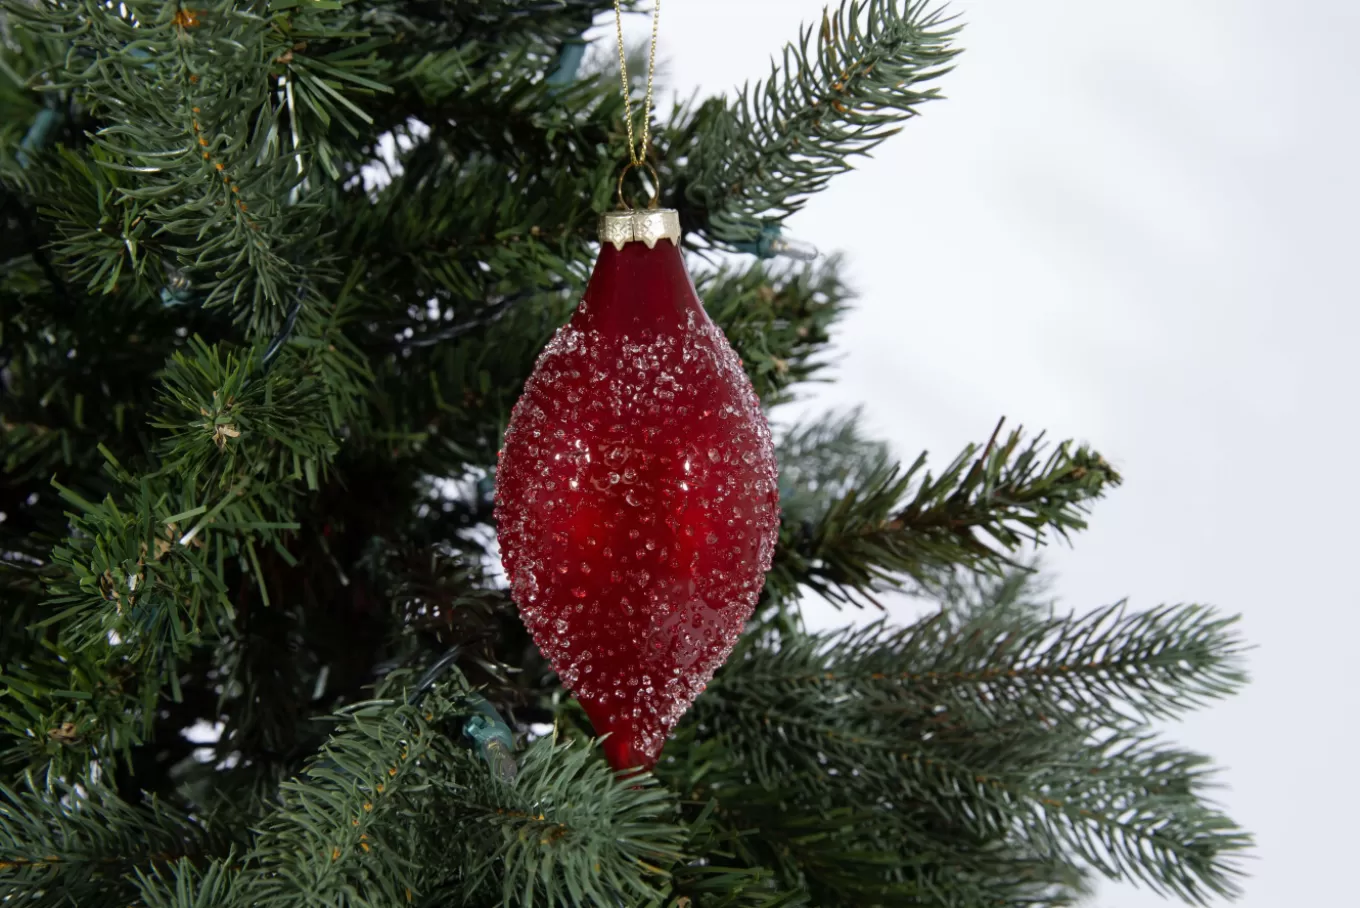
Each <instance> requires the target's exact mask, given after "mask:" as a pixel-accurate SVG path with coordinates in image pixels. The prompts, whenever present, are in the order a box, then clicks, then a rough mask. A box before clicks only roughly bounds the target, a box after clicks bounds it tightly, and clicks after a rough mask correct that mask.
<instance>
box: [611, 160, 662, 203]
mask: <svg viewBox="0 0 1360 908" xmlns="http://www.w3.org/2000/svg"><path fill="white" fill-rule="evenodd" d="M640 167H645V168H647V170H648V171H649V172H650V173H651V175H652V197H651V199H650V200H649V201H648V202H647V207H648V208H657V207H660V203H661V177H659V176H657V173H656V168H655V167H653V166H652V165H651V164H650V163H649V162H647V161H640V162H634V161H629V162H628V163H627V164H624V165H623V170H620V171H619V193H618V195H619V208H622V209H624V210H625V211H631V210H633V206H632V205H629V204H628V200H627V199H625V198H624V197H623V178H624V177H626V176H628V171H630V170H633V169H634V168H640Z"/></svg>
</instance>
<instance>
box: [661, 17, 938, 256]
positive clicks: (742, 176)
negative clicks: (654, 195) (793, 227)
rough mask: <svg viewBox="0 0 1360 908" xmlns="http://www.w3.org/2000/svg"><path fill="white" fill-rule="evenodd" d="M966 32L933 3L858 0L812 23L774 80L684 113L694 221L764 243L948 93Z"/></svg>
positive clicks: (686, 183)
mask: <svg viewBox="0 0 1360 908" xmlns="http://www.w3.org/2000/svg"><path fill="white" fill-rule="evenodd" d="M958 31H959V29H958V27H956V26H950V25H949V20H947V19H945V18H944V17H943V16H942V15H941V13H939V12H938V11H936V10H935V9H934V8H933V5H932V4H930V3H928V2H925V0H905V2H898V0H864V2H859V0H850V2H845V3H842V4H841V5H840V8H839V10H837V11H835V12H832V11H830V10H829V9H828V11H827V12H826V13H825V14H824V15H823V18H822V21H821V23H819V26H806V27H804V29H803V31H802V34H801V35H799V39H798V41H797V43H794V44H789V45H788V46H787V47H786V48H785V49H784V54H783V59H782V65H781V64H771V67H770V77H769V78H768V79H767V80H765V81H764V82H763V83H761V82H758V83H756V85H755V87H754V88H749V87H743V89H742V91H741V93H740V95H739V97H738V98H737V100H736V102H735V103H733V104H730V105H729V104H726V103H724V102H722V101H716V100H715V101H709V102H707V103H706V104H703V105H701V106H699V107H698V108H697V109H696V110H694V111H690V110H689V109H687V108H686V109H681V110H680V111H677V116H676V118H675V122H673V123H672V126H671V128H672V130H673V135H671V136H669V137H668V139H669V144H668V148H669V151H670V154H671V158H672V161H673V162H677V161H681V160H683V163H679V164H676V174H675V179H676V182H677V184H678V188H677V191H676V195H677V197H678V198H679V199H682V200H683V202H682V203H681V204H682V206H683V207H682V208H681V213H682V216H683V217H684V218H685V220H686V222H687V223H692V224H694V225H695V226H696V227H699V226H702V229H703V230H704V231H705V233H706V234H707V235H708V236H709V237H710V238H711V239H712V240H714V241H715V242H717V243H719V244H725V243H736V242H743V241H747V242H749V241H752V240H755V239H756V238H757V237H758V235H759V228H760V226H761V225H762V223H771V222H772V223H779V222H781V221H783V219H784V218H786V217H787V216H788V215H790V214H792V213H793V212H795V211H797V210H798V209H800V208H801V207H803V204H804V202H805V200H806V198H807V197H808V196H809V195H811V194H812V193H814V192H817V191H819V190H821V189H823V188H825V186H826V185H827V183H828V182H829V181H830V180H831V178H832V177H834V176H835V175H836V174H839V173H843V172H845V171H846V170H848V169H850V167H851V162H850V160H849V159H850V158H852V157H853V156H854V155H861V154H868V153H869V152H870V151H871V150H872V149H873V148H874V147H875V146H876V145H878V143H880V142H882V141H883V140H884V139H886V138H888V137H889V136H891V135H892V134H893V133H895V132H897V124H899V123H900V122H902V121H903V120H906V119H908V118H909V117H913V116H916V114H917V111H916V108H917V106H918V105H920V104H921V103H923V102H925V101H929V100H932V99H934V98H938V97H939V94H938V92H937V90H936V89H934V88H928V87H925V85H924V83H928V82H930V81H932V80H934V79H937V78H939V77H940V76H942V75H944V74H945V73H946V72H948V71H949V69H950V63H951V61H952V60H953V58H954V56H955V55H956V54H957V53H958V50H957V49H956V48H954V47H953V46H952V40H953V38H954V37H955V36H956V35H957V34H958Z"/></svg>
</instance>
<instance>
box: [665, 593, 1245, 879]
mask: <svg viewBox="0 0 1360 908" xmlns="http://www.w3.org/2000/svg"><path fill="white" fill-rule="evenodd" d="M981 594H986V595H993V596H994V597H995V599H994V601H995V602H996V603H997V604H998V606H999V607H998V608H995V609H991V610H987V609H982V608H979V609H977V611H976V612H975V613H974V614H972V615H970V616H968V617H966V618H963V619H960V620H954V619H953V618H951V616H950V615H949V614H948V613H941V614H940V615H937V616H934V617H932V618H929V619H926V620H923V621H921V622H918V623H917V624H915V625H913V626H911V627H908V628H903V629H901V630H897V631H891V630H889V629H888V628H886V627H884V626H882V625H878V626H872V627H869V628H865V629H860V630H846V631H841V632H837V633H835V634H830V635H825V636H816V635H814V636H797V635H792V634H785V635H783V636H782V637H781V638H780V642H779V644H778V645H777V646H775V645H773V644H772V643H770V642H769V638H762V639H758V640H754V641H752V642H751V643H750V644H748V645H747V646H746V647H744V648H743V649H742V650H739V651H738V654H736V655H735V656H734V657H733V659H732V661H731V662H729V664H728V665H727V667H726V668H724V669H723V671H722V672H720V673H719V675H718V676H717V678H716V679H715V680H714V682H713V683H712V684H711V685H710V686H709V690H708V691H707V693H706V694H705V695H704V696H703V697H702V698H700V699H699V701H697V702H696V704H695V706H694V707H693V709H692V714H691V717H690V718H689V719H688V720H687V724H686V726H685V729H684V731H682V733H681V737H680V739H679V741H677V742H676V744H677V745H678V746H676V747H673V748H672V749H670V750H668V753H669V754H671V755H672V760H671V762H670V763H669V764H663V765H662V769H661V770H660V771H661V772H662V773H663V775H664V776H665V777H666V778H667V779H668V780H670V781H671V783H672V784H674V785H678V786H680V789H681V790H682V791H685V790H688V791H691V792H692V797H695V798H697V800H698V801H699V802H700V803H702V802H704V801H705V800H709V799H711V800H713V801H715V802H716V803H717V804H719V805H721V811H720V813H719V816H721V817H724V818H725V819H724V821H723V822H725V823H726V824H727V825H726V828H727V829H729V830H730V835H733V836H738V833H739V831H740V830H743V829H744V830H747V831H746V832H745V833H741V834H740V836H738V838H737V839H736V840H737V841H739V842H752V841H762V842H763V841H776V842H778V841H784V840H786V839H792V840H800V839H799V837H800V833H799V830H798V827H797V823H798V822H799V820H798V818H799V817H800V816H807V817H808V818H809V822H811V818H813V817H821V818H822V819H821V821H820V823H821V825H820V826H819V827H818V828H819V829H820V830H821V833H822V834H824V835H830V836H832V837H833V838H834V837H835V836H836V835H837V834H838V833H837V832H836V830H838V829H839V830H840V833H839V835H842V836H843V837H844V841H846V842H849V843H854V844H853V846H852V847H851V846H847V847H849V848H850V850H848V851H845V852H832V853H833V854H836V855H838V856H837V857H836V858H835V860H834V861H833V864H832V866H830V867H822V866H821V865H820V864H818V863H816V862H820V861H823V860H825V859H826V858H827V854H828V847H829V846H818V848H817V850H816V851H815V853H814V854H811V855H809V856H808V857H800V856H799V855H798V848H797V847H795V846H794V845H792V844H790V845H787V846H786V849H785V851H782V852H781V851H779V850H778V849H776V850H775V851H774V852H773V854H771V853H769V852H765V853H762V852H760V851H758V850H757V851H751V852H748V853H746V854H745V855H744V856H743V858H742V863H744V864H747V865H750V864H754V865H760V864H768V865H769V866H774V867H778V868H780V872H781V875H782V878H783V879H785V880H790V881H793V882H794V883H795V884H796V883H797V882H798V881H800V880H802V881H804V882H806V883H807V884H808V885H814V884H815V881H816V880H821V881H822V884H823V885H826V886H828V887H831V888H835V887H845V886H848V885H851V884H850V883H849V882H848V881H847V880H844V879H841V878H840V877H839V876H838V875H837V874H839V873H840V871H841V870H842V869H843V868H845V867H850V866H855V863H854V862H855V860H856V858H855V855H860V856H861V857H860V858H859V859H860V860H869V858H868V857H867V856H868V855H870V854H879V855H880V857H879V858H877V859H874V860H879V861H881V862H882V865H883V866H885V867H895V868H897V871H898V872H902V873H907V874H908V876H910V874H911V873H912V872H913V871H910V870H908V868H910V867H911V866H912V864H911V861H910V860H908V859H907V858H906V857H905V856H904V855H909V854H916V855H920V854H929V855H931V858H930V860H929V861H927V862H926V865H925V866H923V867H921V868H920V872H921V873H925V874H927V875H929V874H931V873H934V872H936V869H937V866H938V865H944V866H946V867H948V868H951V870H950V872H951V873H953V872H956V871H957V872H958V873H964V874H977V875H979V879H981V878H989V879H992V881H993V882H996V881H997V880H1000V879H1004V878H1005V873H1004V872H1002V871H1001V870H1000V869H999V867H991V868H989V866H988V862H989V861H996V860H1003V861H1004V860H1012V859H1016V858H1017V857H1018V858H1020V859H1022V861H1023V862H1028V863H1033V867H1034V868H1035V869H1038V868H1045V867H1047V868H1050V870H1053V871H1054V872H1056V870H1057V869H1061V868H1062V867H1069V868H1070V867H1081V866H1088V867H1090V868H1092V869H1094V870H1096V871H1098V872H1100V873H1103V874H1105V875H1107V876H1111V877H1114V878H1136V879H1141V880H1143V881H1144V882H1147V883H1149V884H1150V885H1152V886H1153V887H1154V888H1155V889H1157V890H1158V891H1164V892H1168V893H1171V894H1175V895H1178V896H1180V897H1182V898H1186V899H1188V900H1192V901H1197V900H1202V899H1203V898H1204V897H1205V896H1206V894H1208V893H1220V894H1231V893H1232V892H1233V891H1235V883H1234V881H1233V878H1234V877H1235V875H1236V874H1237V873H1238V869H1237V865H1236V855H1237V854H1238V853H1240V851H1241V850H1242V849H1243V848H1245V847H1246V846H1247V845H1248V843H1249V839H1248V838H1247V837H1246V835H1245V834H1244V833H1242V832H1241V831H1240V829H1239V828H1238V827H1237V826H1236V825H1235V824H1233V823H1232V822H1231V821H1230V820H1229V819H1228V818H1227V817H1225V816H1223V815H1222V814H1221V813H1220V812H1219V811H1217V810H1216V809H1214V808H1213V807H1212V806H1211V805H1210V804H1209V803H1208V802H1206V801H1205V800H1204V791H1205V787H1206V784H1207V782H1208V779H1209V776H1208V773H1207V770H1206V768H1205V760H1204V759H1203V758H1201V757H1198V756H1196V755H1193V754H1187V753H1184V752H1181V751H1178V750H1174V749H1170V748H1167V747H1166V746H1165V745H1162V744H1160V743H1159V742H1158V741H1156V740H1155V739H1154V738H1153V737H1151V736H1150V735H1149V733H1148V731H1147V728H1146V726H1145V725H1144V724H1143V723H1144V721H1145V720H1146V719H1149V718H1164V717H1168V716H1170V715H1173V714H1175V713H1179V712H1181V711H1184V710H1186V709H1188V708H1191V707H1194V706H1198V705H1201V704H1202V703H1204V702H1205V701H1206V700H1208V699H1211V698H1216V697H1219V696H1225V695H1227V694H1229V693H1231V692H1232V691H1233V690H1235V689H1236V688H1237V687H1238V686H1240V684H1241V683H1242V681H1243V680H1244V678H1243V675H1242V673H1241V670H1240V666H1239V662H1240V657H1241V644H1240V642H1239V641H1238V640H1237V638H1236V637H1235V636H1234V635H1232V634H1231V632H1230V628H1231V621H1225V620H1222V619H1219V618H1217V617H1215V616H1214V615H1213V613H1212V612H1210V611H1208V610H1206V609H1202V608H1198V607H1193V606H1191V607H1183V608H1179V609H1157V610H1153V611H1151V612H1147V613H1143V614H1138V615H1129V614H1126V613H1125V612H1124V611H1123V609H1122V607H1116V608H1113V609H1105V610H1101V611H1098V612H1097V613H1095V614H1093V615H1090V616H1087V617H1084V618H1075V617H1072V618H1055V617H1051V616H1047V615H1045V614H1043V613H1042V612H1041V611H1040V610H1039V609H1037V608H1030V607H1021V606H1020V605H1019V604H1018V602H1017V600H1023V597H1024V593H1023V591H1019V592H1018V591H1017V590H1016V589H1015V587H1014V586H1013V585H1009V586H1008V585H1007V584H1005V583H997V584H990V585H987V586H986V587H985V589H984V590H983V591H982V593H981ZM776 804H779V805H782V807H781V808H780V811H781V812H778V819H775V818H774V814H776V812H777V811H776V810H775V805H776ZM845 805H853V807H851V808H847V807H846V806H845ZM837 810H842V811H844V815H843V816H841V819H840V820H839V821H836V820H835V817H836V816H838V814H836V811H837ZM787 823H793V824H794V825H793V827H792V828H785V827H784V825H783V824H787ZM781 830H782V831H781ZM867 830H872V831H873V832H872V834H871V833H870V832H869V831H867ZM987 843H993V845H992V847H991V848H989V847H988V846H987ZM1003 845H1004V847H1003ZM749 847H754V846H749ZM996 849H1001V850H999V851H998V850H996ZM1016 849H1020V850H1019V851H1017V850H1016ZM1025 849H1029V850H1028V851H1026V850H1025ZM781 854H782V855H783V857H780V855H781ZM789 862H792V863H789ZM978 862H982V863H978ZM870 863H872V861H870ZM1028 863H1027V866H1028ZM1059 876H1060V875H1059ZM851 877H854V878H857V879H859V880H860V882H859V883H858V884H857V885H860V886H865V887H871V886H874V885H886V881H885V880H884V878H882V877H879V876H875V874H874V873H873V872H871V871H870V870H869V869H868V867H867V865H866V866H865V867H864V868H862V869H861V871H860V872H859V873H858V874H851ZM1038 879H1039V881H1040V882H1042V884H1043V886H1044V887H1047V886H1050V885H1056V881H1058V880H1059V877H1055V876H1054V875H1053V873H1047V875H1045V873H1042V872H1041V873H1040V876H1039V878H1038ZM918 882H919V880H918ZM965 882H966V881H962V880H958V879H956V880H954V881H953V882H951V883H950V884H949V885H950V886H951V887H955V890H956V891H963V890H962V889H958V888H957V887H959V886H964V883H965ZM1032 882H1033V881H1032ZM968 885H972V884H971V883H969V884H968ZM1017 885H1018V884H1017ZM1041 888H1042V887H1041ZM1059 888H1060V889H1061V888H1062V887H1059ZM1045 891H1047V890H1045ZM1065 891H1067V892H1069V893H1070V892H1071V890H1070V888H1069V889H1067V890H1065ZM1055 898H1056V896H1055ZM1047 903H1057V902H1047Z"/></svg>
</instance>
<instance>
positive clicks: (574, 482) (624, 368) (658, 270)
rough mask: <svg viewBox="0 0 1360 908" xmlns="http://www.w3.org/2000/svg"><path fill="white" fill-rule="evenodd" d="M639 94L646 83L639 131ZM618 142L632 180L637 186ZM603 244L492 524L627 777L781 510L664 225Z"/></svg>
mask: <svg viewBox="0 0 1360 908" xmlns="http://www.w3.org/2000/svg"><path fill="white" fill-rule="evenodd" d="M656 13H657V11H654V13H653V15H654V19H653V54H654V53H655V35H656V29H655V24H656V19H655V16H656ZM616 15H617V9H616ZM624 84H625V86H626V85H627V75H626V72H625V74H624ZM650 87H651V79H650V73H649V78H648V103H647V106H646V108H644V124H645V121H646V118H647V116H648V113H649V111H650V95H651V91H650ZM629 124H630V128H629V134H630V144H629V152H630V159H631V160H630V162H629V164H628V165H627V166H626V167H625V174H626V173H627V172H628V171H629V170H630V169H635V168H638V167H646V166H647V165H646V164H645V159H644V158H643V157H642V155H640V154H638V153H637V152H636V151H635V149H634V148H633V145H632V139H631V132H632V130H631V114H629ZM646 141H647V130H646V129H645V125H644V132H643V154H645V151H646ZM620 187H622V176H621V177H620ZM620 199H622V189H621V188H620ZM601 234H602V238H605V239H607V240H608V241H607V242H602V243H601V249H600V256H599V259H598V260H597V262H596V264H595V269H594V271H593V273H592V274H591V277H590V281H589V284H588V285H587V288H586V292H585V296H584V299H583V300H582V301H581V303H580V305H579V307H578V308H577V310H576V312H575V314H574V315H573V316H572V318H571V320H570V322H569V323H568V324H567V325H566V326H564V327H563V328H561V329H560V330H559V331H558V332H557V334H556V336H555V337H554V338H553V339H552V341H551V342H550V343H549V344H548V346H547V347H546V348H545V349H544V350H543V353H542V354H541V355H540V357H539V360H538V364H537V366H536V367H535V369H534V372H533V375H532V376H531V377H530V378H529V380H528V382H527V384H526V385H525V389H524V393H523V395H522V396H521V397H520V399H519V401H518V402H517V404H516V405H515V408H514V411H513V413H512V415H511V420H510V425H509V427H508V429H507V431H506V435H505V443H504V447H503V449H502V452H501V460H500V465H499V467H498V469H497V475H496V520H497V535H498V538H499V540H500V546H501V557H502V560H503V562H504V565H505V569H506V573H507V575H508V576H509V579H510V587H511V594H512V595H513V597H514V600H515V602H516V604H517V605H518V606H519V610H520V614H521V616H522V618H523V620H524V623H525V625H526V626H527V627H528V629H529V631H530V633H531V634H532V636H533V638H534V641H535V642H536V643H537V644H538V647H539V649H540V650H541V651H542V653H543V656H544V658H546V659H547V660H548V661H549V662H550V663H551V665H552V666H553V668H554V669H555V670H556V672H557V674H558V676H559V677H560V678H561V680H562V683H563V684H564V685H565V686H566V687H567V688H569V689H570V690H571V691H572V692H573V693H574V694H575V696H576V698H577V699H578V700H579V701H580V703H581V705H582V706H583V707H584V709H585V711H586V714H587V715H588V716H589V717H590V719H591V722H592V723H593V724H594V726H595V731H596V733H597V734H599V735H607V737H606V738H605V741H604V751H605V756H606V758H607V759H608V760H609V762H610V764H611V765H612V766H613V767H614V768H616V769H619V770H624V769H629V768H635V767H641V768H650V767H651V766H652V765H654V764H655V763H656V760H657V758H658V756H659V754H660V752H661V748H662V746H663V744H664V743H665V739H666V736H667V735H668V734H669V733H670V731H671V729H672V728H673V727H674V726H675V723H676V722H677V721H678V720H679V719H680V717H681V716H682V715H683V714H684V713H685V711H686V710H687V709H688V708H689V705H690V704H691V703H692V702H693V701H694V699H695V697H697V696H698V695H699V694H700V693H701V692H702V691H703V690H704V687H705V685H706V684H707V683H708V681H709V680H710V679H711V678H712V677H713V673H714V672H715V671H716V670H717V669H718V667H719V666H721V665H722V663H723V662H724V660H726V658H727V656H728V655H729V654H730V653H731V651H732V648H733V646H734V645H735V644H736V642H737V639H738V637H739V636H740V635H741V632H742V630H743V628H744V627H745V623H746V621H747V619H749V618H750V615H751V612H752V610H753V609H754V607H755V604H756V601H757V599H758V598H759V596H760V591H761V587H762V585H763V583H764V576H765V573H766V571H768V570H769V568H770V564H771V560H772V558H773V555H774V546H775V540H776V537H777V534H778V528H779V502H778V491H777V488H778V484H777V471H776V465H775V460H774V449H773V443H772V440H771V437H770V431H769V427H768V425H767V423H766V420H765V416H764V413H763V412H762V410H761V407H760V401H759V400H758V399H757V397H756V394H755V391H754V389H753V388H752V386H751V382H750V380H749V379H748V378H747V377H746V373H745V372H744V371H743V370H742V367H741V363H740V361H739V360H738V359H737V356H736V353H735V352H734V351H733V350H732V348H731V346H730V345H729V344H728V342H727V339H726V338H725V337H724V336H723V334H722V332H721V330H720V329H719V328H718V327H717V326H716V325H714V324H713V322H712V321H711V320H710V319H709V317H708V315H707V313H706V312H705V311H704V308H703V304H702V303H701V302H700V301H699V298H698V295H697V293H696V291H695V289H694V283H693V281H692V280H691V279H690V276H689V273H688V272H687V270H686V269H685V263H684V259H683V256H682V254H681V251H680V248H679V239H680V233H679V222H678V217H677V216H676V215H675V212H673V211H663V210H661V209H658V208H656V207H655V196H654V197H653V206H652V207H651V208H650V209H647V210H643V211H629V210H624V211H620V212H611V213H609V214H606V215H604V216H603V217H602V218H601Z"/></svg>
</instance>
